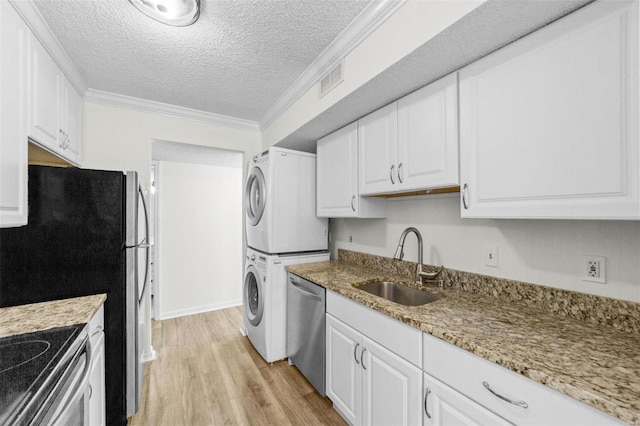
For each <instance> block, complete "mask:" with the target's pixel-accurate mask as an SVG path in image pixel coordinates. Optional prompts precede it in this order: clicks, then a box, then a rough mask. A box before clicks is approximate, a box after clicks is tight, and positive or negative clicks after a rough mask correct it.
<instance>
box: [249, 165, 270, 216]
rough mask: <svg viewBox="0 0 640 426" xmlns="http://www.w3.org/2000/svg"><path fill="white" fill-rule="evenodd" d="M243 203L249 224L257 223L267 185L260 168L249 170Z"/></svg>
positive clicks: (265, 196) (260, 214) (262, 208)
mask: <svg viewBox="0 0 640 426" xmlns="http://www.w3.org/2000/svg"><path fill="white" fill-rule="evenodd" d="M244 204H245V208H246V211H247V220H248V221H249V223H250V224H251V225H253V226H255V225H257V224H258V222H260V218H261V217H262V213H264V207H265V205H266V204H267V187H266V184H265V181H264V175H263V174H262V170H260V168H258V167H254V168H252V169H251V171H250V172H249V177H248V178H247V187H246V190H245V203H244Z"/></svg>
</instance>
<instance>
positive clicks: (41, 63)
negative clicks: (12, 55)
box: [29, 35, 82, 165]
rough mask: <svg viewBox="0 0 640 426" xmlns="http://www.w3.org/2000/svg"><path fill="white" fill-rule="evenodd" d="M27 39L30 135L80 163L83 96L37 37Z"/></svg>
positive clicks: (66, 157)
mask: <svg viewBox="0 0 640 426" xmlns="http://www.w3.org/2000/svg"><path fill="white" fill-rule="evenodd" d="M29 40H30V42H29V44H30V48H29V51H30V55H29V88H30V93H31V96H30V98H29V105H30V107H29V137H30V138H31V139H32V140H33V141H34V142H36V143H37V144H38V145H40V146H42V147H43V148H46V149H47V150H49V151H51V152H53V153H54V154H56V155H58V156H60V157H62V158H64V159H66V160H68V161H70V162H71V163H73V164H75V165H80V160H81V157H80V155H81V152H80V147H81V139H80V137H81V128H82V99H81V98H80V95H78V93H77V92H76V91H75V89H74V88H73V87H72V86H71V84H70V83H69V81H68V80H67V79H66V77H65V76H64V74H63V72H62V71H61V70H60V68H59V67H58V65H57V64H56V63H55V61H54V60H53V58H52V57H51V56H50V55H49V53H48V52H47V51H46V49H45V48H44V46H43V45H42V44H41V43H40V42H39V41H38V40H37V39H36V37H35V36H34V35H31V36H30V37H29Z"/></svg>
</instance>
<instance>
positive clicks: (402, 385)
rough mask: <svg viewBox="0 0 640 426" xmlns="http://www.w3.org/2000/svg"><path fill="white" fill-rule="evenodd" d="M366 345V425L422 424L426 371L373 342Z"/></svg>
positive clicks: (364, 394) (363, 386) (363, 398)
mask: <svg viewBox="0 0 640 426" xmlns="http://www.w3.org/2000/svg"><path fill="white" fill-rule="evenodd" d="M363 345H364V349H363V351H364V353H363V356H362V357H361V358H362V370H363V373H362V374H363V380H362V424H364V425H398V426H399V425H417V424H420V423H421V408H420V406H421V405H420V402H421V399H422V398H421V395H422V371H420V370H419V369H418V368H417V367H415V366H413V365H411V364H410V363H409V362H407V361H405V360H404V359H402V358H400V357H399V356H398V355H396V354H394V353H393V352H391V351H389V350H388V349H386V348H384V347H383V346H380V345H379V344H377V343H376V342H374V341H373V340H371V339H368V338H366V337H364V338H363Z"/></svg>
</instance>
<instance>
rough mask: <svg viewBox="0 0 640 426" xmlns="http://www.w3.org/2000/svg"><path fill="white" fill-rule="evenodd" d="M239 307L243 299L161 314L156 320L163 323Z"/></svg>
mask: <svg viewBox="0 0 640 426" xmlns="http://www.w3.org/2000/svg"><path fill="white" fill-rule="evenodd" d="M239 305H242V299H236V300H229V301H226V302H220V303H214V304H211V305H203V306H194V307H192V308H187V309H178V310H176V311H169V312H160V313H158V316H157V318H156V319H158V320H161V321H162V320H166V319H171V318H178V317H185V316H187V315H195V314H201V313H203V312H211V311H217V310H219V309H225V308H231V307H233V306H239Z"/></svg>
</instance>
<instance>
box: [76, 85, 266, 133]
mask: <svg viewBox="0 0 640 426" xmlns="http://www.w3.org/2000/svg"><path fill="white" fill-rule="evenodd" d="M83 99H84V100H85V101H87V102H95V103H100V104H107V105H114V106H118V107H122V108H128V109H133V110H137V111H142V112H149V113H154V114H163V115H169V116H173V117H178V118H186V119H189V120H196V121H203V122H207V123H211V124H215V125H218V126H223V127H231V128H234V129H239V130H250V131H254V132H259V131H260V128H259V127H258V123H257V122H256V121H251V120H244V119H241V118H235V117H230V116H228V115H221V114H215V113H211V112H205V111H200V110H196V109H191V108H185V107H181V106H177V105H171V104H165V103H162V102H156V101H149V100H146V99H140V98H134V97H131V96H125V95H118V94H115V93H110V92H103V91H101V90H94V89H88V90H87V91H86V93H85V95H84V97H83Z"/></svg>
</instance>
